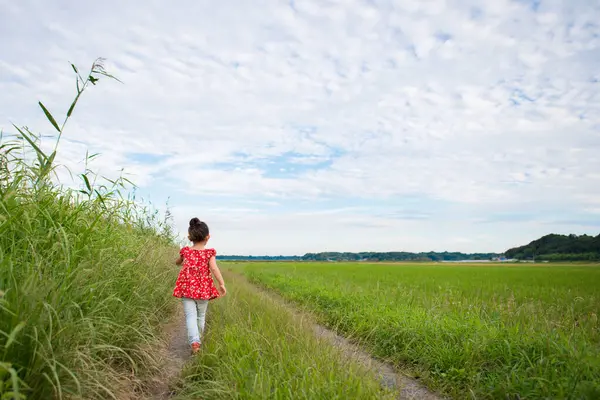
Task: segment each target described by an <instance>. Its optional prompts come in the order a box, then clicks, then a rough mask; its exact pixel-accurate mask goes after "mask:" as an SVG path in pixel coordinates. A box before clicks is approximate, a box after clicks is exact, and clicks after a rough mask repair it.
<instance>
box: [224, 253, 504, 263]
mask: <svg viewBox="0 0 600 400" xmlns="http://www.w3.org/2000/svg"><path fill="white" fill-rule="evenodd" d="M494 257H498V254H496V253H474V254H467V253H460V252H447V251H445V252H443V253H438V252H433V251H430V252H427V253H410V252H406V251H391V252H384V253H381V252H373V251H370V252H360V253H350V252H322V253H307V254H305V255H303V256H217V258H218V259H220V260H248V261H460V260H490V259H492V258H494Z"/></svg>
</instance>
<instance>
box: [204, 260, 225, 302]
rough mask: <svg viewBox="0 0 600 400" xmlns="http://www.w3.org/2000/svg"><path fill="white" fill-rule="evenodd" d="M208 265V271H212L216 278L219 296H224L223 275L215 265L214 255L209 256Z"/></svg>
mask: <svg viewBox="0 0 600 400" xmlns="http://www.w3.org/2000/svg"><path fill="white" fill-rule="evenodd" d="M208 266H209V267H210V272H212V273H213V275H214V276H215V278H217V282H219V293H220V294H221V296H225V294H226V293H227V289H225V281H223V276H222V275H221V270H220V269H219V267H218V266H217V259H216V258H215V256H212V257H211V258H210V260H209V261H208Z"/></svg>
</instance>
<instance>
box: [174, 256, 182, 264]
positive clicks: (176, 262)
mask: <svg viewBox="0 0 600 400" xmlns="http://www.w3.org/2000/svg"><path fill="white" fill-rule="evenodd" d="M182 263H183V257H181V256H179V258H178V259H177V260H175V265H181V264H182Z"/></svg>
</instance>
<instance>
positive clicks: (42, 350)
mask: <svg viewBox="0 0 600 400" xmlns="http://www.w3.org/2000/svg"><path fill="white" fill-rule="evenodd" d="M74 69H75V67H74ZM103 72H104V71H103V69H102V66H101V64H97V63H96V64H94V66H93V67H92V72H91V73H90V76H92V75H94V76H98V75H103ZM78 79H79V80H80V81H78V94H77V98H76V100H77V99H79V96H80V94H81V92H83V90H84V89H85V87H86V86H87V84H88V83H89V82H90V81H91V80H93V79H97V78H93V76H92V77H90V78H87V79H83V78H82V77H81V76H79V77H78ZM94 82H95V81H94ZM75 102H76V101H75ZM75 102H74V103H73V104H75ZM42 108H43V107H42ZM72 109H73V107H71V111H72ZM71 111H69V114H70V113H71ZM44 112H46V114H47V115H48V119H49V120H50V122H51V123H52V125H53V126H54V128H55V129H56V130H58V132H59V135H57V136H58V139H57V142H56V147H55V150H54V152H52V153H51V154H47V153H44V152H43V151H42V150H41V149H40V147H39V142H38V141H36V140H35V137H34V136H33V135H32V134H31V132H29V131H28V130H27V129H26V128H17V127H15V129H16V130H17V131H18V132H19V137H17V138H15V137H13V138H9V139H6V138H0V397H1V398H2V399H5V398H6V399H11V398H29V399H52V398H59V399H60V398H86V399H91V398H97V399H108V398H116V397H120V398H124V397H127V396H129V395H132V394H133V393H135V392H139V390H140V389H141V388H142V387H143V381H144V379H145V377H148V376H150V375H152V374H154V373H157V372H159V371H160V367H161V366H160V365H159V364H160V362H159V361H160V360H158V359H157V355H156V352H155V349H154V348H153V346H154V345H155V344H156V341H157V339H158V336H159V335H160V326H161V322H163V321H164V319H165V318H167V316H168V315H169V313H170V312H171V308H172V307H173V306H174V305H175V303H174V302H173V301H172V300H171V298H170V296H169V294H170V290H171V289H172V283H173V282H174V278H175V274H176V270H175V269H173V268H171V269H169V268H166V266H167V265H168V264H171V263H172V261H173V256H174V255H175V254H176V249H175V248H174V247H173V244H172V243H173V242H172V240H171V238H170V236H169V233H168V230H162V228H163V227H164V225H162V226H161V223H160V221H158V220H156V216H155V215H150V216H149V215H148V214H147V212H146V210H144V209H143V208H140V207H139V206H137V205H136V204H135V203H133V202H131V201H128V200H127V199H124V198H122V197H121V196H120V195H119V192H118V191H119V189H122V188H123V185H122V184H123V183H124V181H122V180H118V181H114V182H108V181H105V183H106V185H107V186H101V185H100V184H95V183H94V178H93V174H92V173H91V172H90V171H86V173H85V174H84V175H82V185H81V186H82V191H81V192H80V191H77V190H70V189H67V188H64V187H61V186H58V185H57V184H55V183H53V180H51V179H50V177H51V176H52V171H53V170H54V168H55V166H54V164H53V161H54V158H55V155H56V148H58V140H59V139H60V135H61V134H62V133H63V132H62V128H63V127H64V125H65V123H66V120H67V119H68V118H66V119H65V123H63V124H62V126H59V125H58V124H57V123H56V121H55V120H54V118H53V117H51V116H50V115H49V112H47V110H44ZM132 397H136V395H133V396H132Z"/></svg>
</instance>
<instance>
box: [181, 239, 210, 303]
mask: <svg viewBox="0 0 600 400" xmlns="http://www.w3.org/2000/svg"><path fill="white" fill-rule="evenodd" d="M179 255H181V257H183V266H182V268H181V271H179V276H178V277H177V281H176V282H175V290H173V296H175V297H186V298H188V299H194V300H212V299H216V298H217V297H219V292H218V291H217V288H216V287H215V284H214V282H213V279H212V276H211V275H210V268H209V266H208V261H209V260H210V259H211V258H212V257H214V256H216V255H217V252H216V251H215V249H202V250H197V249H192V248H189V247H187V246H186V247H184V248H183V249H181V251H180V252H179Z"/></svg>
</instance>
